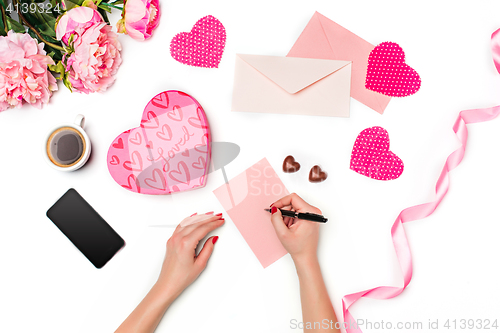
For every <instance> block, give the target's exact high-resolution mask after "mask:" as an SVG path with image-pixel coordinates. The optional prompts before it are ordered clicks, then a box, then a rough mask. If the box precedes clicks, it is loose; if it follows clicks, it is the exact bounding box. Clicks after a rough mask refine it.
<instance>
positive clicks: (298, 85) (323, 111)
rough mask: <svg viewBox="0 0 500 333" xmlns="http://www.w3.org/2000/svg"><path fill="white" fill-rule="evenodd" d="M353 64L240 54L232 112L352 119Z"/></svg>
mask: <svg viewBox="0 0 500 333" xmlns="http://www.w3.org/2000/svg"><path fill="white" fill-rule="evenodd" d="M351 67H352V62H351V61H341V60H328V59H311V58H295V57H276V56H262V55H249V54H237V55H236V64H235V72H234V89H233V102H232V108H231V110H232V111H240V112H261V113H283V114H302V115H314V116H331V117H349V103H350V95H351V94H350V87H351Z"/></svg>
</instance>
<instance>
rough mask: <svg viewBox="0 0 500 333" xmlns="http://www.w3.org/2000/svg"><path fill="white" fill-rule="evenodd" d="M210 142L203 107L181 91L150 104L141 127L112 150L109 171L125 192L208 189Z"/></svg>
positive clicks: (121, 137)
mask: <svg viewBox="0 0 500 333" xmlns="http://www.w3.org/2000/svg"><path fill="white" fill-rule="evenodd" d="M211 152H212V150H211V136H210V129H209V126H208V121H207V117H206V115H205V112H204V111H203V108H202V107H201V105H200V104H199V103H198V102H197V101H196V100H195V99H194V98H193V97H191V96H190V95H188V94H185V93H183V92H180V91H176V90H170V91H165V92H162V93H160V94H158V95H156V96H155V97H153V99H151V100H150V101H149V103H148V104H147V105H146V107H145V109H144V112H143V114H142V119H141V124H140V126H139V127H136V128H133V129H130V130H127V131H125V132H123V133H122V134H120V135H119V136H118V137H116V138H115V139H114V140H113V142H112V143H111V145H110V147H109V150H108V157H107V161H108V170H109V172H110V174H111V176H112V177H113V179H114V180H115V181H116V182H117V183H118V184H120V185H121V186H122V187H123V188H125V189H128V190H130V191H132V192H137V193H144V194H169V193H173V192H180V191H186V190H191V189H195V188H199V187H203V186H205V183H206V175H207V172H208V166H209V164H210V157H211Z"/></svg>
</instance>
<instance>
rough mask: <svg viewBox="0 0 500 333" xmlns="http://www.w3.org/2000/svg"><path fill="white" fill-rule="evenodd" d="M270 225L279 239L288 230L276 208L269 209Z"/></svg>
mask: <svg viewBox="0 0 500 333" xmlns="http://www.w3.org/2000/svg"><path fill="white" fill-rule="evenodd" d="M271 223H272V224H273V227H274V230H275V231H276V235H278V238H280V239H281V237H282V236H284V235H286V234H287V233H288V232H289V230H288V227H287V226H286V225H285V222H283V216H281V211H280V210H279V209H277V208H276V207H273V208H272V209H271Z"/></svg>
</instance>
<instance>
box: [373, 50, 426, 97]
mask: <svg viewBox="0 0 500 333" xmlns="http://www.w3.org/2000/svg"><path fill="white" fill-rule="evenodd" d="M420 84H421V81H420V76H419V75H418V73H417V72H416V71H415V70H414V69H413V68H411V67H410V66H408V65H407V64H406V63H405V53H404V52H403V49H402V48H401V46H399V45H398V44H396V43H392V42H384V43H381V44H379V45H377V46H376V47H375V48H374V49H373V50H372V51H371V52H370V56H369V57H368V70H367V72H366V82H365V87H366V89H370V90H373V91H376V92H378V93H381V94H384V95H387V96H393V97H404V96H409V95H413V94H414V93H416V92H417V91H418V90H419V89H420Z"/></svg>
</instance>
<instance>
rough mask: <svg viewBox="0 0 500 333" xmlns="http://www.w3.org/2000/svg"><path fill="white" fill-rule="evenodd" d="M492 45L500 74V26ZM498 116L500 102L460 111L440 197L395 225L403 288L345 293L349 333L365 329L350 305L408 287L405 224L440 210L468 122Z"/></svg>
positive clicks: (414, 208) (409, 264)
mask: <svg viewBox="0 0 500 333" xmlns="http://www.w3.org/2000/svg"><path fill="white" fill-rule="evenodd" d="M491 48H492V52H493V61H494V63H495V67H496V68H497V71H498V72H499V73H500V29H498V30H497V31H495V32H494V33H493V34H492V35H491ZM498 115H500V105H499V106H495V107H492V108H485V109H473V110H465V111H461V112H460V113H459V114H458V118H457V120H456V122H455V125H454V126H453V132H455V134H456V135H457V137H458V139H459V140H460V142H461V144H462V145H461V146H460V147H459V148H458V149H457V150H455V151H454V152H453V153H451V154H450V155H449V156H448V158H447V159H446V163H445V165H444V167H443V171H441V174H440V176H439V178H438V181H437V183H436V190H435V191H436V200H434V201H432V202H428V203H425V204H421V205H416V206H412V207H408V208H406V209H403V210H402V211H401V213H399V215H398V217H397V218H396V221H395V222H394V224H393V225H392V228H391V235H392V242H393V244H394V249H395V250H396V255H397V257H398V262H399V265H400V267H401V270H402V272H403V281H404V283H403V287H391V286H380V287H376V288H372V289H368V290H365V291H360V292H357V293H354V294H349V295H346V296H344V298H343V299H342V308H343V314H344V327H345V329H346V332H347V333H356V332H359V333H361V332H362V331H361V329H360V328H359V327H358V326H357V325H355V323H356V321H355V320H354V317H353V316H352V315H351V313H350V312H349V308H350V307H351V306H352V305H353V304H354V303H356V302H357V301H358V300H359V299H360V298H362V297H368V298H375V299H390V298H393V297H396V296H398V295H399V294H401V293H402V292H403V291H404V290H405V289H406V287H407V286H408V284H409V283H410V281H411V278H412V274H413V264H412V257H411V251H410V245H409V244H408V239H407V238H406V233H405V230H404V227H403V223H406V222H411V221H415V220H420V219H423V218H426V217H427V216H429V215H431V214H432V213H433V212H434V211H435V210H436V208H437V207H438V206H439V204H440V203H441V201H442V200H443V198H444V196H445V195H446V193H447V192H448V188H449V185H450V178H449V176H448V174H449V172H450V171H451V170H453V169H455V168H456V167H457V166H458V165H459V164H460V162H462V159H463V157H464V153H465V147H466V145H467V133H468V132H467V126H466V125H467V124H472V123H480V122H485V121H489V120H492V119H495V118H496V117H497V116H498Z"/></svg>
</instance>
